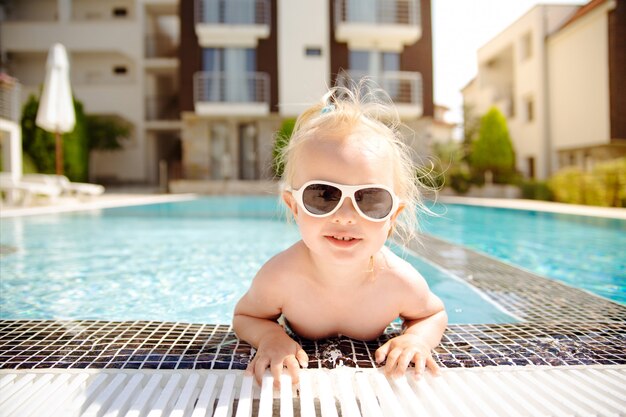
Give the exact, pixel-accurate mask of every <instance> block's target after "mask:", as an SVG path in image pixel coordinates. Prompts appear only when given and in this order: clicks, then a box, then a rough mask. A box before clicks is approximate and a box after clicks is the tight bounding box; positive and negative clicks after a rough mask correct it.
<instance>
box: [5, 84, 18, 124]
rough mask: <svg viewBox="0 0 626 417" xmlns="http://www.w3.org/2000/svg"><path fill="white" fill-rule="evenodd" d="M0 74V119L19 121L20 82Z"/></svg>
mask: <svg viewBox="0 0 626 417" xmlns="http://www.w3.org/2000/svg"><path fill="white" fill-rule="evenodd" d="M5 77H6V76H5V75H4V74H0V119H6V120H11V121H13V122H19V120H20V83H18V82H17V81H15V80H14V79H13V78H10V77H6V79H5Z"/></svg>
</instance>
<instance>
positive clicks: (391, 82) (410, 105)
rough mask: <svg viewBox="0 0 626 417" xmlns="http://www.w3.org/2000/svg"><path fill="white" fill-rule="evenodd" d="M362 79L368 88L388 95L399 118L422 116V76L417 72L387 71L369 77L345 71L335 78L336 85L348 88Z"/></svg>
mask: <svg viewBox="0 0 626 417" xmlns="http://www.w3.org/2000/svg"><path fill="white" fill-rule="evenodd" d="M364 78H365V79H367V82H366V85H367V86H368V87H372V88H374V89H376V88H380V89H382V90H384V91H385V92H386V93H387V94H388V95H389V97H390V98H391V100H392V101H393V103H394V105H395V107H396V109H397V111H398V114H399V116H400V117H401V118H403V119H409V118H418V117H421V116H422V114H423V109H424V105H423V94H422V74H420V73H419V72H409V71H387V72H384V73H382V74H380V75H371V74H367V73H365V72H363V71H346V72H343V73H341V74H339V76H338V77H337V85H340V86H346V87H348V86H350V84H351V83H354V82H359V81H361V80H362V79H364ZM384 98H385V97H383V99H384Z"/></svg>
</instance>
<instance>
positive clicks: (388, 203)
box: [354, 188, 393, 220]
mask: <svg viewBox="0 0 626 417" xmlns="http://www.w3.org/2000/svg"><path fill="white" fill-rule="evenodd" d="M354 198H355V199H356V203H357V204H358V205H359V209H361V211H362V212H363V214H365V215H366V216H367V217H369V218H372V219H376V220H378V219H383V218H385V216H387V215H388V214H389V212H391V209H392V208H393V197H392V196H391V194H390V193H389V191H387V190H385V189H383V188H364V189H362V190H359V191H357V192H356V193H355V194H354Z"/></svg>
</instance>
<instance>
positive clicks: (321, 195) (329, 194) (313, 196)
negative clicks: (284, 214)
mask: <svg viewBox="0 0 626 417" xmlns="http://www.w3.org/2000/svg"><path fill="white" fill-rule="evenodd" d="M339 200H341V190H340V189H339V188H337V187H333V186H332V185H327V184H311V185H309V186H307V187H306V188H305V189H304V192H303V193H302V202H303V203H304V207H305V208H306V209H307V210H308V211H309V212H310V213H313V214H317V215H322V214H327V213H330V212H331V211H332V210H333V209H334V208H335V207H336V206H337V204H339Z"/></svg>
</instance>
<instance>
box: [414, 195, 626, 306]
mask: <svg viewBox="0 0 626 417" xmlns="http://www.w3.org/2000/svg"><path fill="white" fill-rule="evenodd" d="M434 211H435V212H437V213H438V214H441V216H439V217H431V216H424V217H422V221H421V227H422V229H423V230H424V231H425V232H427V233H429V234H432V235H434V236H436V237H439V238H441V239H444V240H447V241H449V242H453V243H457V244H461V245H463V246H466V247H469V248H472V249H474V250H476V251H479V252H482V253H485V254H487V255H490V256H492V257H495V258H498V259H500V260H502V261H504V262H508V263H510V264H513V265H516V266H518V267H520V268H524V269H526V270H529V271H531V272H534V273H536V274H539V275H542V276H545V277H548V278H552V279H556V280H559V281H562V282H565V283H566V284H569V285H572V286H574V287H577V288H582V289H585V290H587V291H590V292H592V293H594V294H597V295H600V296H603V297H606V298H609V299H611V300H614V301H618V302H620V303H622V304H626V255H625V253H626V252H625V249H624V248H626V220H620V219H610V218H601V217H590V216H577V215H571V214H557V213H547V212H539V211H527V210H512V209H503V208H491V207H478V206H469V205H456V204H448V205H446V206H445V207H442V206H438V207H435V208H434Z"/></svg>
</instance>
